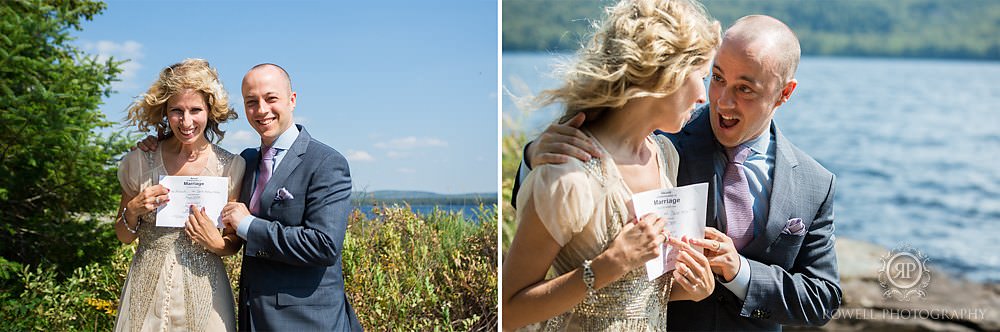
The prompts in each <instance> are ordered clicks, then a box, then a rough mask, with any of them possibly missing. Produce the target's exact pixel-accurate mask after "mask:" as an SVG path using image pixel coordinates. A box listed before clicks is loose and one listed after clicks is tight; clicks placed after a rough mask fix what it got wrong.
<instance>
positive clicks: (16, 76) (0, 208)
mask: <svg viewBox="0 0 1000 332" xmlns="http://www.w3.org/2000/svg"><path fill="white" fill-rule="evenodd" d="M104 7H105V5H104V4H103V3H100V2H94V1H89V0H50V1H43V0H4V1H3V5H2V6H0V257H2V258H0V265H4V264H7V265H11V266H17V265H19V264H18V263H20V264H40V263H41V264H46V265H47V266H50V267H51V266H54V267H57V268H58V271H60V274H61V275H67V274H69V272H70V271H72V270H73V269H74V268H75V267H78V266H83V265H86V264H87V263H89V262H91V261H95V260H99V259H104V258H105V257H107V256H108V255H110V254H111V253H112V251H113V249H114V248H115V247H116V246H117V245H118V243H117V242H116V241H115V237H114V233H113V230H112V228H111V224H110V223H108V222H106V221H105V222H102V221H101V220H102V219H103V220H109V219H111V217H112V215H113V214H114V211H115V210H116V208H117V206H118V205H117V204H118V200H119V199H120V198H119V195H120V194H119V190H120V189H119V188H120V186H119V185H118V180H117V176H116V171H117V160H116V159H115V156H117V155H120V154H121V153H122V152H124V151H126V149H127V148H128V145H129V143H127V142H126V140H125V138H124V137H122V136H121V135H119V134H117V133H116V134H111V135H107V136H105V135H102V134H100V133H99V132H98V130H99V129H101V128H107V127H110V126H111V125H112V123H111V122H108V121H106V120H105V118H104V115H103V114H102V113H101V111H100V110H99V109H98V105H99V104H100V103H101V98H102V97H107V96H108V95H109V94H110V93H111V82H112V81H114V80H116V75H117V74H118V73H119V72H120V71H121V69H120V67H119V66H120V64H121V62H118V61H114V60H112V59H108V60H106V61H98V60H97V58H96V57H95V56H90V55H87V54H85V53H83V52H82V51H81V50H79V49H78V48H76V47H74V46H73V45H72V44H70V42H71V41H72V39H73V38H72V37H71V36H70V32H71V31H74V30H80V29H81V27H80V24H81V22H82V21H83V20H90V19H92V18H93V17H94V16H95V15H97V14H99V13H100V12H101V11H102V10H103V9H104ZM11 266H7V267H6V270H9V269H10V268H11ZM2 270H5V268H4V267H3V266H0V271H2ZM0 274H2V273H0Z"/></svg>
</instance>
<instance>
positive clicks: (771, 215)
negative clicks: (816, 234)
mask: <svg viewBox="0 0 1000 332" xmlns="http://www.w3.org/2000/svg"><path fill="white" fill-rule="evenodd" d="M771 129H772V130H773V132H774V140H775V141H774V142H775V144H774V145H775V149H776V150H777V151H775V155H774V178H773V179H772V186H771V200H770V201H769V202H768V211H767V224H766V225H764V226H765V227H764V229H763V232H762V234H761V235H762V236H756V237H754V239H753V241H750V243H749V244H747V247H746V248H744V250H743V251H744V252H748V253H759V252H763V251H764V249H766V248H767V246H769V245H771V243H773V242H774V241H775V240H776V239H777V238H778V235H780V234H781V231H782V230H783V229H784V228H785V224H786V223H787V222H788V218H789V217H790V216H791V215H792V212H793V211H794V209H795V201H794V199H795V197H799V194H798V192H797V186H795V179H796V177H795V168H796V167H798V165H799V162H798V159H796V158H795V153H794V151H793V150H792V147H791V145H789V143H788V141H787V140H785V136H784V135H782V134H781V131H779V130H778V127H777V126H775V125H774V122H773V121H772V122H771Z"/></svg>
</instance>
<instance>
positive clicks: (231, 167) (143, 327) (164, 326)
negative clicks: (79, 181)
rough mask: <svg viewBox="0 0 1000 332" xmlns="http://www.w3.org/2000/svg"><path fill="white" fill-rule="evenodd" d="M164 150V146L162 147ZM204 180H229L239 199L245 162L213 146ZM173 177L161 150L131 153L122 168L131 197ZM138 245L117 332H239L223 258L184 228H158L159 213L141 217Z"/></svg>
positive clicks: (121, 177)
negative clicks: (198, 241)
mask: <svg viewBox="0 0 1000 332" xmlns="http://www.w3.org/2000/svg"><path fill="white" fill-rule="evenodd" d="M161 146H162V145H161ZM212 152H213V153H214V154H215V158H210V159H209V160H208V162H207V163H206V165H205V168H204V169H203V170H202V172H201V174H200V175H202V176H225V177H229V197H238V196H237V195H239V193H238V192H237V188H238V187H237V184H239V183H240V181H242V179H243V171H244V165H245V162H244V161H243V158H241V157H240V156H238V155H234V154H232V153H229V152H228V151H226V150H223V149H222V148H220V147H218V146H216V145H214V144H213V145H212ZM165 175H167V172H166V170H165V168H164V166H163V158H162V155H161V150H160V149H157V150H156V151H153V152H143V151H141V150H138V149H136V150H134V151H131V152H129V153H128V154H127V155H126V156H125V158H124V159H123V160H122V162H121V165H120V167H119V168H118V180H119V182H120V183H121V185H122V188H123V190H125V194H126V195H136V194H137V193H139V192H140V191H141V190H142V189H144V188H146V187H149V186H153V185H156V184H157V183H159V179H160V176H165ZM139 219H140V222H139V226H138V236H139V238H138V241H139V243H138V246H137V248H136V251H135V255H134V257H133V258H132V264H131V265H130V266H129V272H128V277H126V279H125V286H124V287H123V288H122V295H121V304H120V307H119V311H118V320H117V322H116V323H115V331H235V330H236V314H235V312H234V305H233V291H232V289H231V287H230V285H229V278H228V277H227V276H226V269H225V267H224V266H223V264H222V259H221V258H220V257H219V256H218V255H216V254H214V253H212V252H209V251H207V250H205V249H204V248H203V247H202V246H201V245H199V244H192V240H191V238H190V237H188V236H187V234H185V233H184V229H183V228H173V227H156V214H155V212H152V213H149V214H146V215H143V216H141V217H140V218H139Z"/></svg>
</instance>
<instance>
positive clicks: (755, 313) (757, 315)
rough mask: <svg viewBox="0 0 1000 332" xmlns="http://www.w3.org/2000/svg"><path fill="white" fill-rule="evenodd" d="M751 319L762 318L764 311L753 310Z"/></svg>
mask: <svg viewBox="0 0 1000 332" xmlns="http://www.w3.org/2000/svg"><path fill="white" fill-rule="evenodd" d="M753 318H764V311H763V310H760V309H754V311H753Z"/></svg>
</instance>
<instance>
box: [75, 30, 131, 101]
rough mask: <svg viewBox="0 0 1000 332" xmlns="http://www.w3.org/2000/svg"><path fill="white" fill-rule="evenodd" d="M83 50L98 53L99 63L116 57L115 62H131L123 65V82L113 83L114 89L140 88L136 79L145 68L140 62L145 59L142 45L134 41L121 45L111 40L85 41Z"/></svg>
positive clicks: (120, 75)
mask: <svg viewBox="0 0 1000 332" xmlns="http://www.w3.org/2000/svg"><path fill="white" fill-rule="evenodd" d="M83 50H84V51H86V52H88V53H96V55H97V60H98V61H106V60H107V59H108V58H111V57H114V58H115V60H129V61H128V62H125V63H123V64H122V65H121V68H122V72H121V73H120V74H118V78H119V79H121V81H118V82H114V83H112V84H111V87H112V88H114V89H134V88H137V87H139V86H140V85H139V83H137V82H135V80H134V79H135V76H136V73H138V72H139V70H140V69H142V67H143V65H142V62H140V60H142V58H143V57H145V54H143V52H142V44H141V43H139V42H137V41H134V40H127V41H124V42H121V43H117V42H114V41H110V40H99V41H96V42H89V41H85V42H83Z"/></svg>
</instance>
